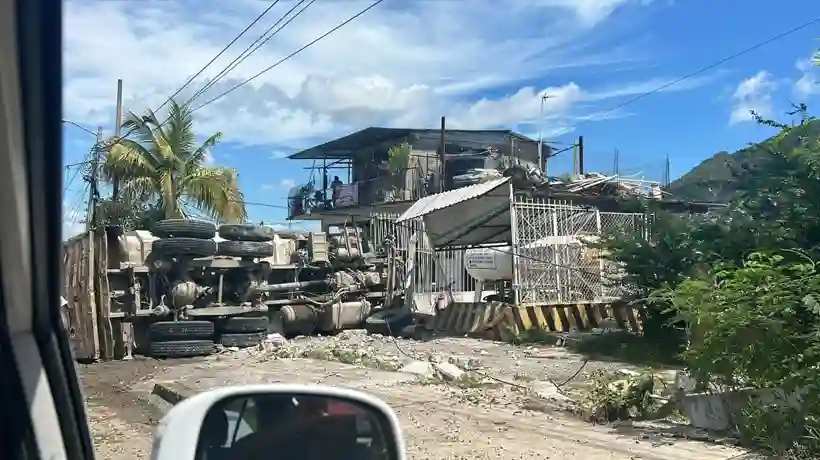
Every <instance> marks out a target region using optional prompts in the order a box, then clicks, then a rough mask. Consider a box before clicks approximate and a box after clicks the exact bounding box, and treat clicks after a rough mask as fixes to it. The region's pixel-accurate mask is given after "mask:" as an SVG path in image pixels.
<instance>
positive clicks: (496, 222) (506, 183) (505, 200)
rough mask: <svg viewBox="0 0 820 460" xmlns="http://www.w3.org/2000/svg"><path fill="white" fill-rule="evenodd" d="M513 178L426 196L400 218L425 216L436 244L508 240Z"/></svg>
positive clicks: (457, 244)
mask: <svg viewBox="0 0 820 460" xmlns="http://www.w3.org/2000/svg"><path fill="white" fill-rule="evenodd" d="M510 187H511V185H510V179H509V178H508V177H505V178H502V179H495V180H492V181H488V182H484V183H481V184H476V185H471V186H469V187H463V188H459V189H455V190H450V191H447V192H442V193H437V194H435V195H431V196H428V197H424V198H422V199H420V200H419V201H417V202H416V203H415V204H413V206H411V207H410V209H408V210H407V211H405V212H404V214H402V215H401V216H400V217H399V218H398V220H397V222H404V221H407V220H410V219H415V218H419V217H421V218H422V219H423V220H424V226H425V228H426V230H427V235H428V237H429V238H430V242H431V243H432V245H433V246H434V247H437V248H441V247H445V246H475V245H486V244H497V243H508V242H509V241H510V239H511V233H510V193H511V190H510Z"/></svg>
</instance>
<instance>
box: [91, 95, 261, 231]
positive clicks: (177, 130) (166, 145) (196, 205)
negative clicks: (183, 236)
mask: <svg viewBox="0 0 820 460" xmlns="http://www.w3.org/2000/svg"><path fill="white" fill-rule="evenodd" d="M168 115H169V117H168V121H167V122H166V123H164V124H161V123H160V121H159V120H158V118H157V116H156V114H155V113H154V112H153V111H151V110H149V111H147V112H146V113H145V115H142V116H140V115H137V114H135V113H133V112H129V113H128V114H127V115H126V116H125V120H124V122H123V125H122V127H123V129H124V130H126V131H127V132H131V133H132V134H131V136H129V137H128V138H124V139H119V138H118V139H112V140H111V142H110V145H109V149H108V150H109V153H108V156H107V157H106V160H105V163H104V164H103V167H102V171H103V177H104V178H105V179H106V180H108V181H113V180H114V178H115V177H116V178H118V179H119V184H120V190H119V192H120V196H119V197H118V199H117V202H109V203H108V204H107V205H103V206H102V209H103V210H102V214H107V215H109V216H116V219H119V221H120V222H122V221H123V220H124V219H126V217H127V218H128V219H131V220H136V221H143V220H146V219H148V220H151V219H154V218H157V217H159V218H166V219H167V218H174V217H190V216H191V214H192V213H193V212H195V211H199V212H201V213H204V214H205V215H207V216H209V217H211V218H214V219H216V220H218V221H220V222H242V221H244V220H245V218H246V216H247V213H246V210H245V203H244V197H243V194H242V191H241V189H240V188H239V183H238V176H237V173H236V170H235V169H233V168H227V167H221V166H208V165H207V164H206V163H207V158H208V155H209V150H210V149H212V148H213V147H214V146H215V145H216V144H217V143H218V142H219V140H220V139H221V138H222V133H215V134H212V135H211V136H209V137H207V138H206V139H205V141H204V142H202V143H201V144H199V143H198V142H197V140H196V136H195V134H194V130H193V114H192V112H191V110H190V108H189V107H188V106H185V105H179V104H177V103H176V102H173V101H172V102H171V103H170V105H169V110H168ZM129 223H130V222H129Z"/></svg>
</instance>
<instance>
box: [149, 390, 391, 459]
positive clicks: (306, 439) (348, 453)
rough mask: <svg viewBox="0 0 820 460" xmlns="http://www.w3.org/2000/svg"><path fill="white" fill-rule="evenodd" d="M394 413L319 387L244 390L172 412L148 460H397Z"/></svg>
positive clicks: (219, 393)
mask: <svg viewBox="0 0 820 460" xmlns="http://www.w3.org/2000/svg"><path fill="white" fill-rule="evenodd" d="M404 449H405V448H404V439H403V437H402V434H401V427H400V425H399V421H398V418H397V417H396V414H395V413H394V412H393V410H392V409H390V406H388V405H387V404H385V403H384V402H382V401H381V400H379V399H377V398H375V397H373V396H370V395H367V394H365V393H361V392H358V391H353V390H346V389H340V388H335V387H329V386H324V385H291V384H270V385H247V386H238V387H230V388H221V389H217V390H211V391H207V392H204V393H200V394H198V395H196V396H193V397H191V398H188V399H186V400H184V401H182V402H180V403H179V404H178V405H176V406H174V408H173V409H171V410H170V411H169V412H168V414H166V415H165V417H163V419H162V421H161V422H160V424H159V427H158V428H157V431H156V433H155V435H154V445H153V448H152V452H151V459H152V460H233V459H241V460H257V459H258V460H268V459H272V458H285V459H298V460H303V459H304V460H313V459H316V460H404V459H405V454H404Z"/></svg>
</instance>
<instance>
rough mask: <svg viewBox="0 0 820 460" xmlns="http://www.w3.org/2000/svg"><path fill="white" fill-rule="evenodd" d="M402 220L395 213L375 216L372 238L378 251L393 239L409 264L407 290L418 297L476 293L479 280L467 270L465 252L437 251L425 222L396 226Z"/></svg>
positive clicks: (372, 222) (399, 255)
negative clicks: (465, 292) (476, 283)
mask: <svg viewBox="0 0 820 460" xmlns="http://www.w3.org/2000/svg"><path fill="white" fill-rule="evenodd" d="M398 218H399V214H395V213H378V214H376V213H374V214H372V215H371V216H370V229H371V231H370V238H371V243H372V244H373V247H376V248H377V247H379V246H381V245H382V244H383V243H384V241H385V240H386V239H387V238H392V239H393V241H394V248H395V249H396V253H397V256H398V257H399V259H400V260H401V261H402V262H403V263H404V264H406V267H405V268H406V272H405V274H406V279H405V288H410V289H412V291H413V293H414V294H438V293H439V292H441V291H444V290H449V291H452V292H464V291H469V292H472V291H474V290H475V280H474V279H473V278H472V277H470V275H469V274H467V271H466V270H465V268H464V250H463V249H449V248H444V249H442V250H439V251H436V250H435V249H434V248H433V247H432V245H431V244H430V239H429V238H428V237H427V233H426V231H425V228H424V221H423V220H422V218H417V219H413V220H410V221H405V222H401V223H398V222H396V220H397V219H398ZM411 253H412V257H410V256H411ZM432 298H434V296H432Z"/></svg>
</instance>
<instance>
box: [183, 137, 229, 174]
mask: <svg viewBox="0 0 820 460" xmlns="http://www.w3.org/2000/svg"><path fill="white" fill-rule="evenodd" d="M222 136H223V134H222V133H215V134H212V135H211V137H209V138H207V139H205V142H203V143H202V145H200V146H199V147H198V148H197V149H196V150H194V151H193V153H191V155H190V156H189V157H188V159H187V160H186V162H185V169H186V170H193V169H195V168H197V167H200V166H204V165H205V157H206V156H207V155H208V151H209V150H210V149H211V148H213V147H214V146H215V145H216V143H217V142H219V141H220V140H221V139H222Z"/></svg>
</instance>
